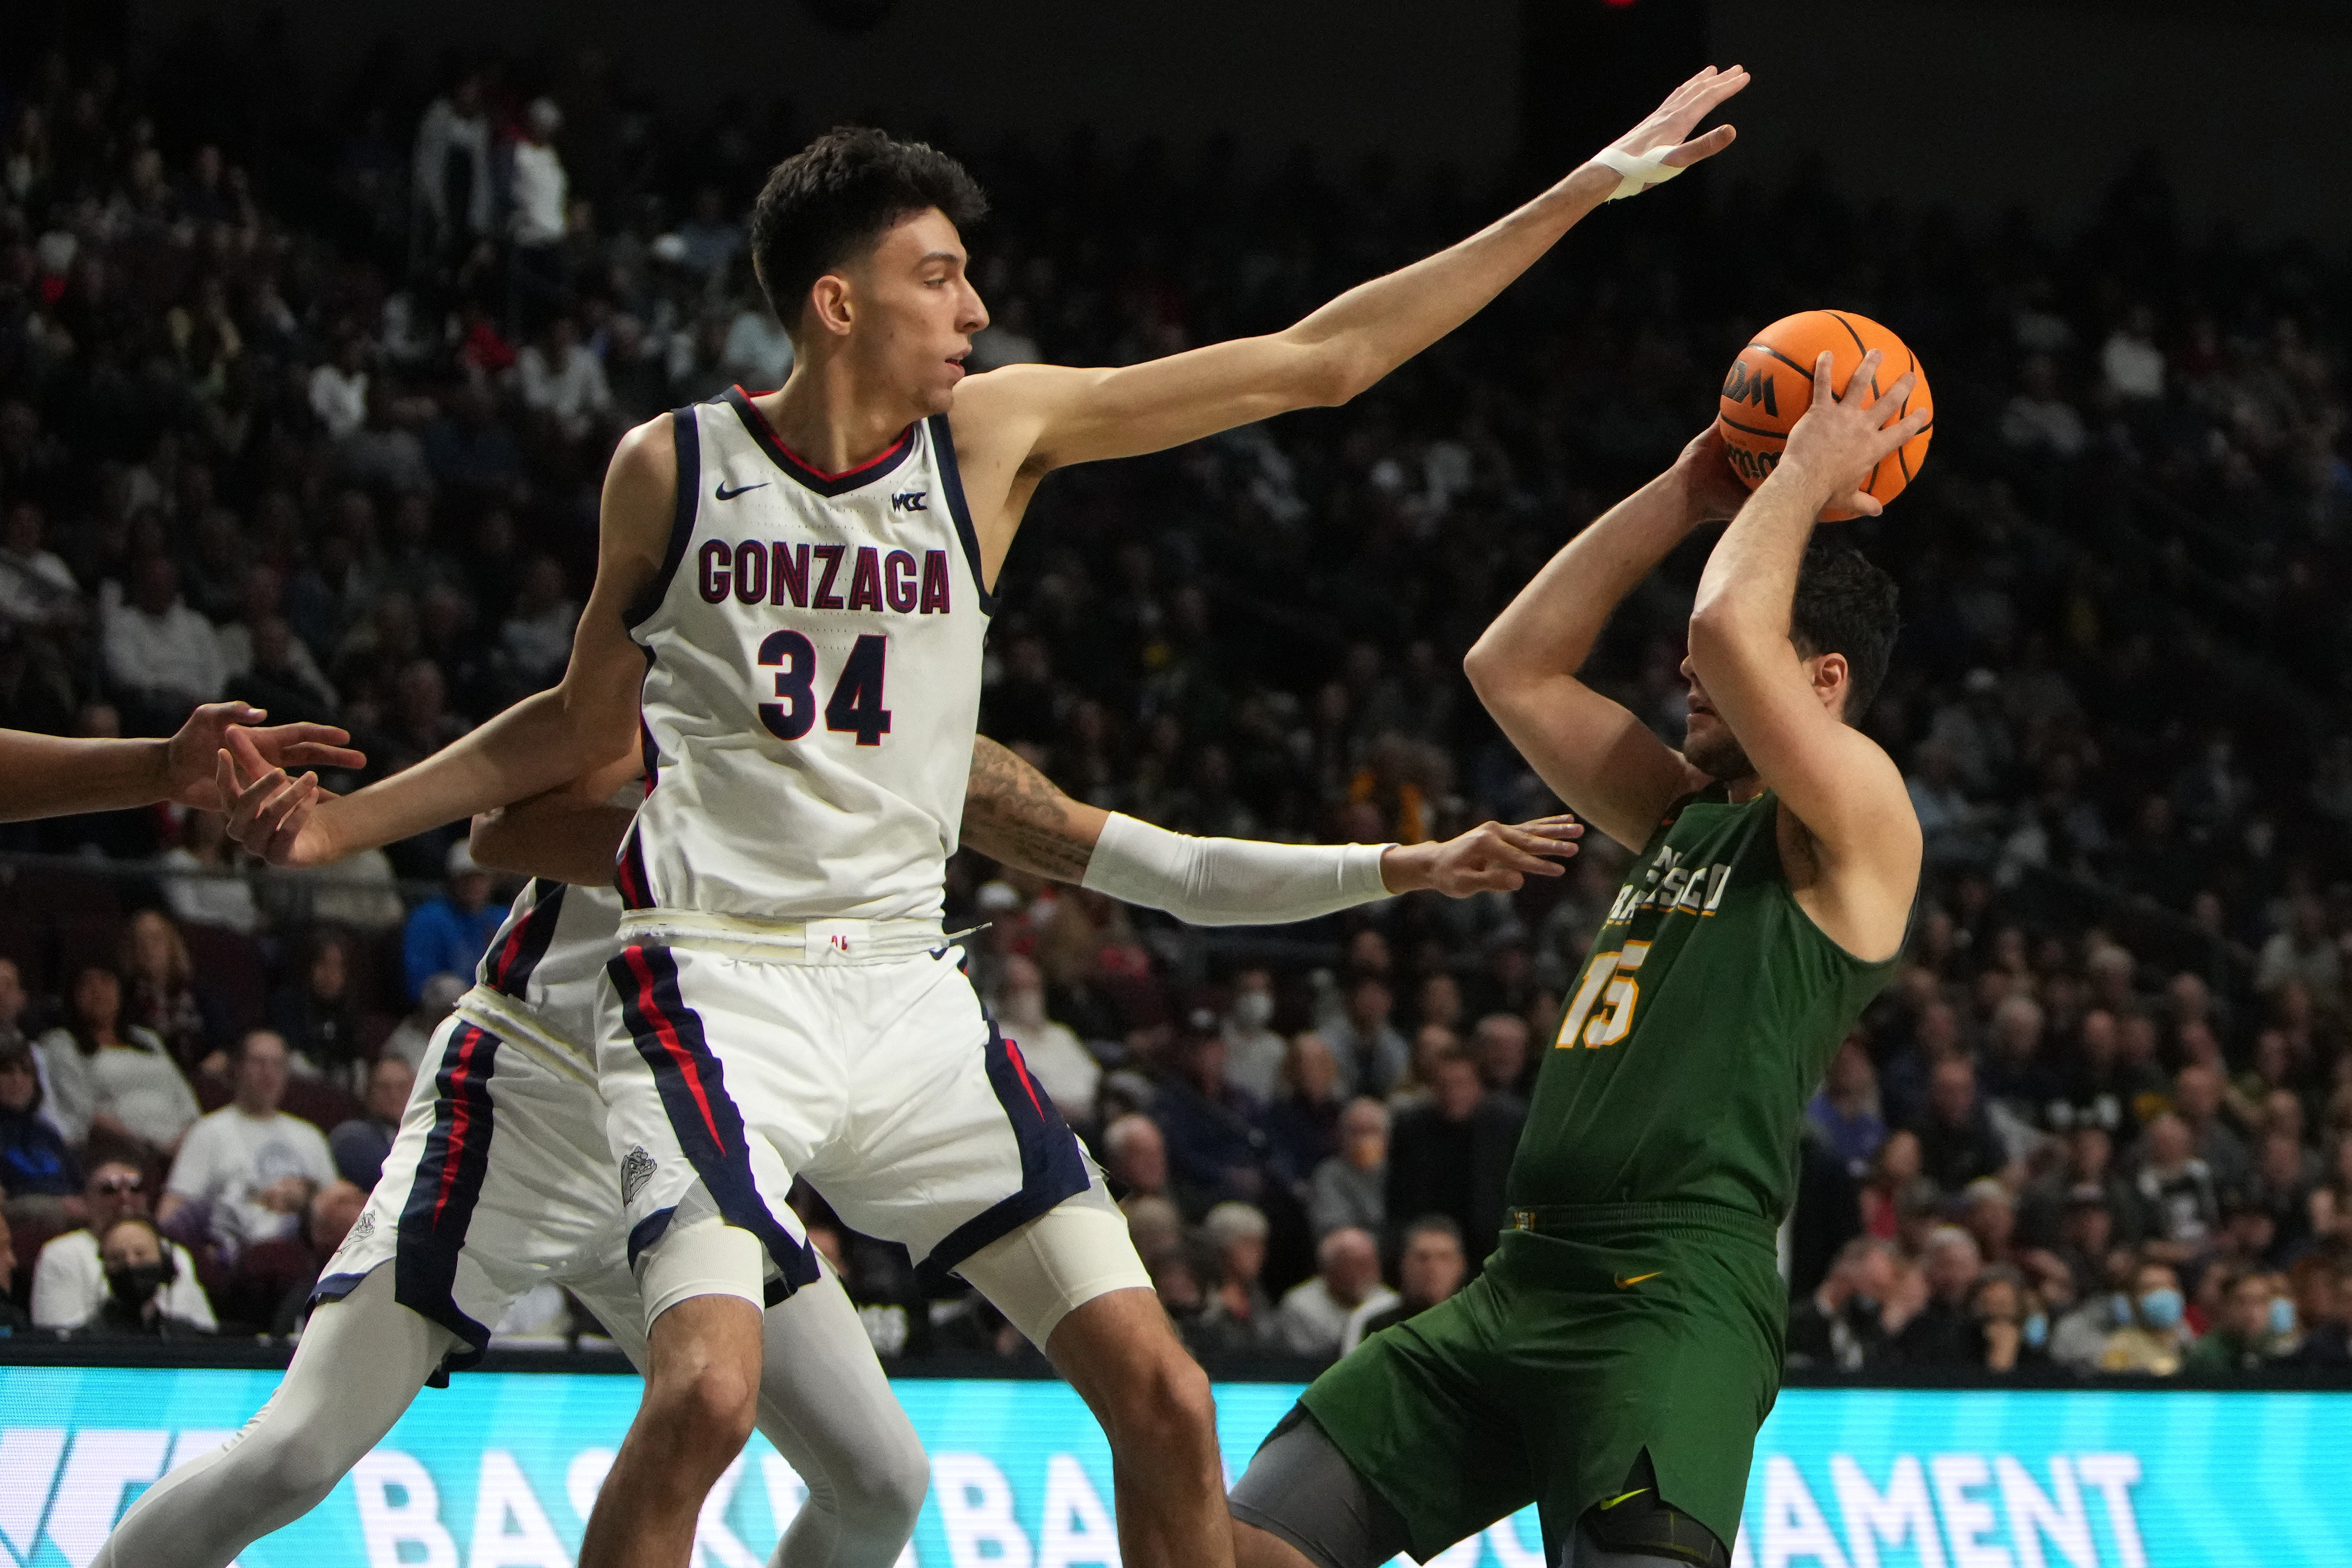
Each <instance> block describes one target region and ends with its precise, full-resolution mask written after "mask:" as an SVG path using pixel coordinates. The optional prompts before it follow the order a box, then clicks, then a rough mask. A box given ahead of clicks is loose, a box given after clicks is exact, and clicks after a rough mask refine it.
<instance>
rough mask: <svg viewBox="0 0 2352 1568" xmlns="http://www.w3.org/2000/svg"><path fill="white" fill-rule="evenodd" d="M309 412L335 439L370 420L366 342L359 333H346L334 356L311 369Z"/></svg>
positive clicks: (355, 429) (348, 434)
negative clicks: (317, 418)
mask: <svg viewBox="0 0 2352 1568" xmlns="http://www.w3.org/2000/svg"><path fill="white" fill-rule="evenodd" d="M310 412H311V413H315V414H317V415H318V416H319V423H320V424H322V425H324V426H325V427H326V430H327V434H328V435H329V436H330V437H331V438H332V439H334V440H336V441H341V440H343V439H344V438H345V437H347V436H350V435H352V434H357V432H358V430H359V428H360V426H362V425H363V424H365V423H367V413H368V372H367V341H366V340H365V339H363V338H362V337H361V336H360V335H359V334H358V333H356V332H350V333H346V334H344V337H343V340H342V341H341V343H340V344H338V345H336V348H335V357H334V358H333V359H331V360H329V361H327V362H326V363H324V364H322V365H320V366H319V367H318V369H316V370H314V371H311V372H310Z"/></svg>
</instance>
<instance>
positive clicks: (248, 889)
mask: <svg viewBox="0 0 2352 1568" xmlns="http://www.w3.org/2000/svg"><path fill="white" fill-rule="evenodd" d="M161 858H162V861H163V866H164V869H165V870H166V871H167V872H170V873H178V874H176V875H166V876H165V877H164V878H163V902H164V903H166V904H170V905H171V906H172V913H173V915H176V916H178V917H179V918H180V919H181V920H182V921H184V922H186V923H188V924H191V925H219V926H223V927H226V929H228V930H231V931H235V932H236V933H238V934H239V935H241V936H252V935H253V933H254V931H255V930H256V929H257V928H258V927H259V925H261V910H260V908H259V906H257V904H255V903H254V901H253V888H252V886H251V885H250V884H249V883H247V882H246V880H245V879H244V878H243V877H242V876H239V875H237V874H236V870H237V865H236V850H235V848H234V847H233V846H232V845H231V844H230V843H229V839H228V820H227V819H226V818H225V817H223V816H222V815H221V814H220V813H219V812H217V811H199V810H195V809H194V808H193V807H189V808H185V809H183V810H181V812H180V841H179V842H178V843H176V844H173V846H172V847H171V848H170V849H168V850H165V851H164V852H163V855H162V857H161Z"/></svg>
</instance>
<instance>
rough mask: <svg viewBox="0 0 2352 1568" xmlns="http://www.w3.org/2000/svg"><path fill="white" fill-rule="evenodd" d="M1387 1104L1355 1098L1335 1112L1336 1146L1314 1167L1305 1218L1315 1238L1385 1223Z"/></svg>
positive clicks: (1377, 1228)
mask: <svg viewBox="0 0 2352 1568" xmlns="http://www.w3.org/2000/svg"><path fill="white" fill-rule="evenodd" d="M1388 1172H1389V1108H1388V1107H1387V1106H1385V1105H1383V1104H1381V1103H1380V1102H1379V1101H1377V1100H1356V1101H1351V1102H1349V1105H1348V1108H1347V1109H1346V1110H1345V1111H1342V1112H1341V1113H1339V1153H1337V1154H1335V1155H1331V1156H1330V1157H1329V1158H1328V1159H1326V1160H1324V1161H1323V1163H1322V1164H1320V1165H1318V1166H1316V1167H1315V1176H1314V1181H1313V1184H1312V1189H1311V1192H1310V1195H1309V1197H1308V1198H1307V1223H1308V1224H1309V1225H1310V1226H1311V1227H1312V1228H1313V1229H1314V1231H1315V1234H1316V1236H1317V1237H1318V1239H1319V1238H1322V1237H1325V1236H1328V1235H1329V1234H1330V1233H1331V1232H1332V1231H1334V1230H1341V1229H1347V1228H1355V1229H1360V1230H1364V1231H1368V1232H1370V1234H1372V1235H1374V1236H1378V1235H1381V1233H1382V1232H1383V1231H1385V1230H1386V1229H1387V1228H1388Z"/></svg>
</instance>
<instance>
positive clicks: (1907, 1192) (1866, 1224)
mask: <svg viewBox="0 0 2352 1568" xmlns="http://www.w3.org/2000/svg"><path fill="white" fill-rule="evenodd" d="M1935 1197H1936V1184H1935V1183H1934V1182H1932V1181H1929V1180H1928V1179H1927V1176H1924V1175H1922V1174H1921V1173H1920V1168H1919V1134H1916V1133H1914V1132H1912V1131H1910V1130H1909V1129H1908V1128H1906V1129H1903V1130H1901V1131H1898V1132H1895V1133H1891V1134H1888V1135H1887V1138H1886V1141H1885V1143H1882V1144H1880V1145H1878V1157H1877V1158H1876V1159H1874V1160H1873V1161H1872V1162H1871V1168H1870V1176H1869V1179H1868V1180H1867V1181H1865V1182H1864V1184H1863V1188H1862V1228H1863V1229H1864V1232H1866V1233H1867V1234H1869V1235H1872V1236H1874V1237H1876V1238H1878V1239H1880V1240H1882V1241H1892V1240H1894V1239H1895V1237H1896V1236H1897V1235H1899V1234H1900V1233H1901V1229H1902V1217H1903V1215H1904V1213H1905V1211H1906V1209H1917V1208H1919V1207H1923V1205H1927V1204H1932V1203H1933V1201H1934V1199H1935Z"/></svg>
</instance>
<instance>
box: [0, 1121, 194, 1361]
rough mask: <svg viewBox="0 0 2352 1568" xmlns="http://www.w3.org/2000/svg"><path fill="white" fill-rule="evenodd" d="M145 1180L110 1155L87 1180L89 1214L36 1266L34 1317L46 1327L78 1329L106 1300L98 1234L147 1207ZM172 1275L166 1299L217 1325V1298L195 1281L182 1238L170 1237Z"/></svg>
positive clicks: (176, 1310)
mask: <svg viewBox="0 0 2352 1568" xmlns="http://www.w3.org/2000/svg"><path fill="white" fill-rule="evenodd" d="M145 1185H146V1182H145V1178H144V1177H142V1176H141V1175H140V1174H139V1172H138V1170H137V1168H136V1167H134V1166H128V1165H124V1164H122V1163H121V1162H120V1161H112V1160H110V1161H108V1162H106V1163H104V1164H102V1165H100V1166H97V1167H96V1168H95V1169H93V1170H92V1171H91V1172H90V1173H89V1181H88V1182H86V1183H84V1184H83V1186H82V1202H83V1204H84V1206H85V1207H86V1208H87V1210H88V1218H86V1219H85V1221H84V1222H83V1226H82V1228H80V1229H79V1230H68V1231H67V1232H66V1233H65V1234H64V1235H62V1236H59V1237H57V1238H55V1239H52V1240H51V1241H50V1242H49V1244H48V1245H47V1246H46V1247H44V1248H42V1249H41V1256H40V1259H39V1260H38V1261H37V1262H36V1263H35V1265H34V1267H33V1322H34V1323H35V1324H36V1325H37V1326H38V1327H40V1328H45V1329H77V1328H79V1327H81V1325H82V1324H84V1323H86V1322H89V1320H90V1319H91V1318H93V1317H96V1316H97V1315H98V1312H99V1310H100V1308H101V1307H103V1306H105V1305H106V1300H107V1279H106V1263H105V1260H104V1258H103V1256H102V1254H101V1252H100V1246H99V1238H100V1237H101V1236H103V1235H104V1234H106V1232H107V1231H108V1230H109V1229H110V1228H112V1227H113V1225H114V1223H115V1221H116V1220H118V1219H122V1218H144V1217H145V1216H146V1213H147V1198H146V1194H145V1192H144V1191H143V1188H144V1187H145ZM169 1256H170V1258H171V1260H172V1278H171V1281H170V1283H169V1284H168V1285H167V1286H166V1287H165V1289H164V1291H163V1301H164V1304H165V1306H166V1307H167V1308H169V1309H170V1311H171V1313H172V1315H173V1316H174V1317H176V1318H179V1319H181V1320H183V1321H184V1322H192V1323H194V1324H195V1325H197V1326H198V1327H199V1328H206V1329H209V1328H213V1327H215V1326H217V1325H216V1324H215V1322H214V1320H213V1308H212V1302H211V1301H208V1300H206V1299H205V1288H204V1287H203V1286H202V1285H201V1284H198V1283H197V1282H196V1264H195V1260H194V1259H193V1258H191V1257H189V1256H188V1249H186V1248H184V1247H183V1246H181V1245H180V1244H179V1243H178V1242H176V1241H174V1242H171V1243H169Z"/></svg>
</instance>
